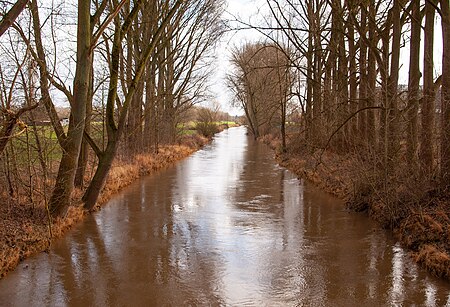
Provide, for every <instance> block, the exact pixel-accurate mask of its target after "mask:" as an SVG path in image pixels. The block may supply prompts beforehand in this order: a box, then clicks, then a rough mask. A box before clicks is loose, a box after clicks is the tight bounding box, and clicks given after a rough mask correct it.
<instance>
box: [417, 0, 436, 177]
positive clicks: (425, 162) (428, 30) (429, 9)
mask: <svg viewBox="0 0 450 307" xmlns="http://www.w3.org/2000/svg"><path fill="white" fill-rule="evenodd" d="M435 3H436V0H429V1H426V2H425V29H424V31H425V38H424V41H425V42H424V63H423V95H424V96H423V99H422V108H421V109H422V130H421V140H420V153H419V155H420V162H421V168H422V172H423V174H425V175H428V176H429V175H431V172H432V170H433V137H434V133H433V131H434V113H435V102H434V99H435V92H434V81H433V52H434V48H433V44H434V17H435V8H434V6H433V5H434V4H435Z"/></svg>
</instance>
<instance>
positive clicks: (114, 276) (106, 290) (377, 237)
mask: <svg viewBox="0 0 450 307" xmlns="http://www.w3.org/2000/svg"><path fill="white" fill-rule="evenodd" d="M272 156H273V154H272V152H271V151H270V150H269V149H268V148H266V147H265V146H264V145H261V144H258V143H255V142H253V141H252V140H251V139H249V138H248V137H247V136H246V130H245V128H244V127H239V128H232V129H229V130H227V131H224V132H222V133H220V134H218V135H217V136H216V137H215V139H214V141H213V142H212V144H210V145H208V146H206V147H205V148H204V149H203V150H200V151H199V152H197V153H195V154H194V155H193V156H191V157H189V158H187V159H186V160H184V161H181V162H180V163H178V164H177V165H175V166H173V167H170V168H168V169H166V170H164V171H161V172H159V173H157V174H155V175H152V176H149V177H147V178H145V179H143V180H141V181H139V182H137V183H135V184H133V185H132V186H130V187H129V188H127V189H126V190H125V191H124V192H123V193H121V194H120V195H118V196H117V197H116V198H115V199H113V200H112V201H111V202H110V203H109V204H108V205H106V207H104V208H103V210H102V211H100V212H98V213H96V214H94V215H92V216H90V217H88V218H87V219H86V220H85V222H83V223H82V224H80V225H79V226H78V227H76V228H75V229H74V230H73V231H71V232H70V233H69V234H68V235H67V236H66V237H65V238H63V239H61V240H60V241H58V242H57V243H55V244H54V246H53V247H52V249H51V251H50V252H49V253H42V254H39V255H37V256H35V257H33V258H30V259H27V260H26V261H24V262H22V263H21V264H20V265H19V267H18V268H17V269H16V270H15V271H14V272H12V273H11V274H9V275H8V276H7V277H6V278H4V279H3V280H1V281H0V305H1V306H186V305H190V306H450V284H449V283H448V282H446V281H442V280H439V279H436V278H434V277H432V276H430V275H429V274H427V273H426V272H424V271H423V270H422V269H420V268H419V267H417V266H416V265H415V264H414V263H413V262H412V261H411V260H410V258H409V256H408V254H407V253H406V252H405V250H403V249H402V247H401V246H400V245H399V244H397V243H395V241H394V240H393V239H392V238H390V237H389V235H388V234H386V232H385V231H384V230H382V229H380V228H379V227H378V226H377V225H376V224H375V223H373V222H372V221H370V220H369V219H368V218H367V217H366V216H365V215H361V214H356V213H349V212H347V211H345V210H344V207H343V204H342V203H341V202H340V201H339V200H337V199H335V198H333V197H331V196H329V195H327V194H325V193H323V192H321V191H319V190H318V189H316V188H314V187H313V186H312V185H310V184H308V183H305V182H303V181H301V180H298V179H297V178H296V176H295V175H293V174H292V173H291V172H289V171H288V170H286V169H283V168H281V167H279V166H277V164H276V162H275V161H274V159H273V158H272Z"/></svg>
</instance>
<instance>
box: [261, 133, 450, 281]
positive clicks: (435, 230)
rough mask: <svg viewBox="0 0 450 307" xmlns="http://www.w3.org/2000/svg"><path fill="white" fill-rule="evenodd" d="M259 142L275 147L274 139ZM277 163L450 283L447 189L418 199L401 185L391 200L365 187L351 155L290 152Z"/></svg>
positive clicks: (449, 225)
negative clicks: (370, 222) (363, 217)
mask: <svg viewBox="0 0 450 307" xmlns="http://www.w3.org/2000/svg"><path fill="white" fill-rule="evenodd" d="M263 141H265V142H266V143H268V144H269V145H270V146H271V147H272V148H276V147H277V143H276V140H275V141H274V140H273V139H269V140H268V139H264V140H263ZM277 160H278V162H279V163H280V165H282V166H284V167H286V168H288V169H290V170H291V171H293V172H294V173H296V174H297V175H298V176H299V177H301V178H304V179H307V180H309V181H312V182H313V183H315V184H316V185H317V186H319V187H320V188H322V189H323V190H325V191H327V192H329V193H331V194H333V195H335V196H337V197H339V198H341V199H344V200H345V201H346V202H347V205H348V207H349V208H350V209H352V210H355V211H366V212H368V214H369V215H370V216H371V217H372V218H373V219H375V220H376V221H378V222H379V223H380V225H381V226H382V227H384V228H386V229H388V230H390V231H392V232H393V234H394V235H395V237H396V238H397V239H398V240H399V241H400V242H401V243H402V244H403V245H404V246H405V247H407V248H408V249H409V250H410V251H411V255H412V258H413V259H414V260H415V261H416V262H418V263H419V264H421V265H422V266H423V267H425V268H426V269H427V270H428V271H430V272H431V273H432V274H434V275H436V276H438V277H442V278H444V279H447V280H450V192H449V191H435V190H430V191H429V192H427V193H422V194H421V195H420V196H417V195H412V194H414V189H415V187H414V185H410V186H405V185H399V186H398V187H397V188H396V189H395V190H391V191H389V194H390V195H389V196H387V195H384V194H383V193H382V192H380V191H377V190H373V189H370V188H366V187H364V185H365V184H366V183H367V182H369V179H367V181H365V178H364V177H362V174H361V165H360V164H359V163H358V158H357V157H355V156H354V155H352V154H350V153H348V154H335V153H333V152H330V151H325V152H322V151H317V152H315V153H312V154H311V153H308V152H306V151H302V152H289V151H288V152H287V153H283V154H277ZM416 184H417V185H419V184H420V183H417V182H416ZM355 191H356V192H355ZM406 191H408V193H407V192H406ZM392 196H394V197H392ZM392 199H395V201H392Z"/></svg>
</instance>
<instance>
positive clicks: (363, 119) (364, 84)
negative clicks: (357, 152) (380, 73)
mask: <svg viewBox="0 0 450 307" xmlns="http://www.w3.org/2000/svg"><path fill="white" fill-rule="evenodd" d="M360 7H361V33H360V36H366V35H367V4H366V3H364V4H360ZM359 50H360V52H359V80H360V83H359V97H358V98H359V100H358V109H363V108H365V107H367V106H368V101H367V96H368V71H367V43H366V42H365V40H364V39H360V41H359ZM358 136H359V138H360V144H366V142H367V111H362V112H359V113H358Z"/></svg>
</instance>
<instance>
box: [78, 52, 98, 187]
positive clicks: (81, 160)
mask: <svg viewBox="0 0 450 307" xmlns="http://www.w3.org/2000/svg"><path fill="white" fill-rule="evenodd" d="M90 66H91V68H90V78H89V79H90V82H89V92H88V99H87V100H86V122H85V127H84V132H85V133H87V134H90V133H91V121H92V100H93V96H94V67H93V57H92V59H91V64H90ZM88 158H89V144H88V143H87V142H86V140H85V139H84V138H83V140H82V141H81V148H80V156H79V157H78V166H77V172H76V174H75V186H76V187H77V188H83V185H84V175H85V173H86V167H87V162H88Z"/></svg>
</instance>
